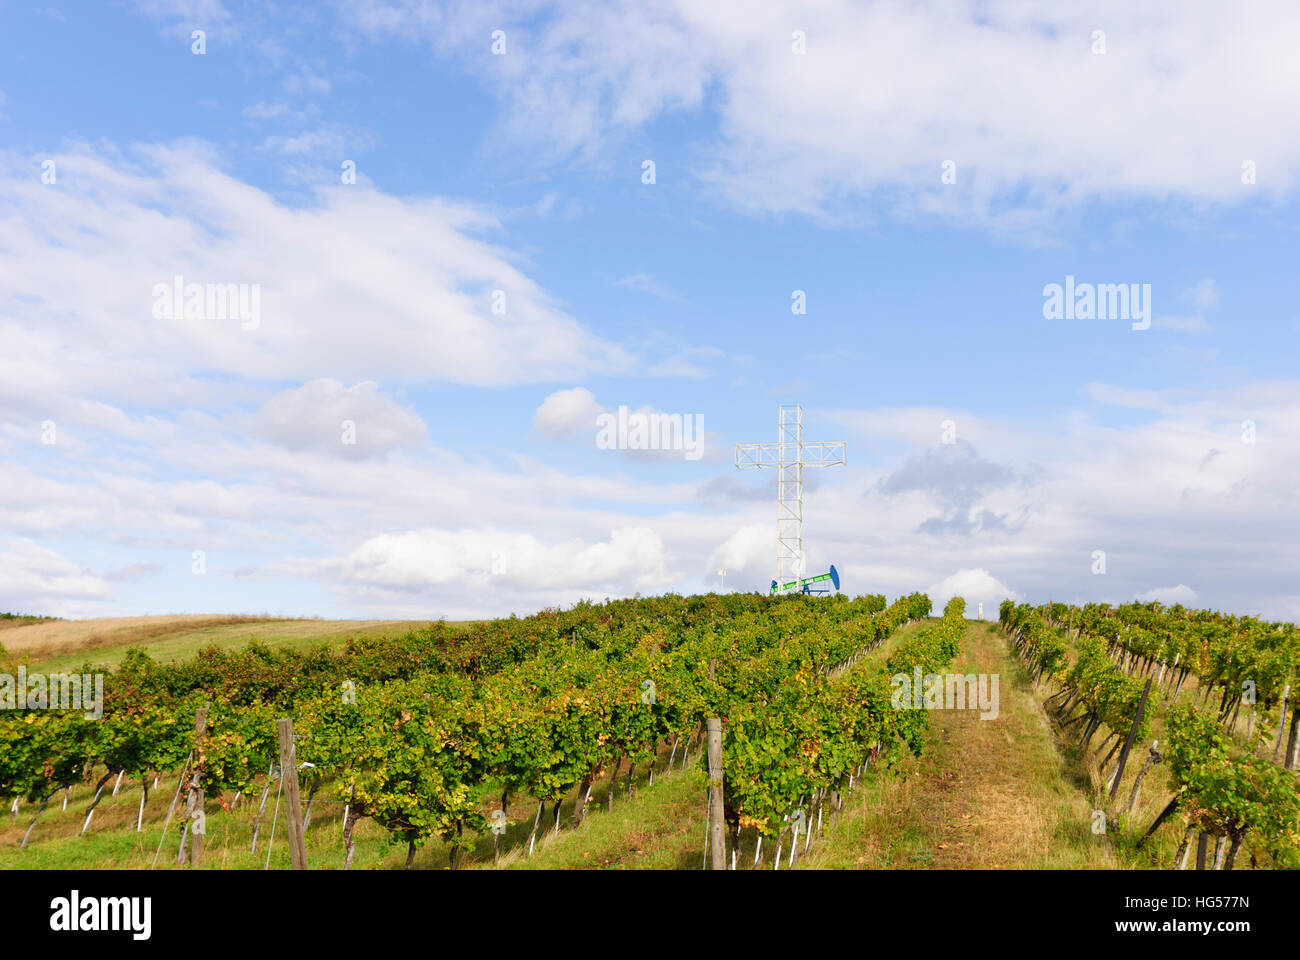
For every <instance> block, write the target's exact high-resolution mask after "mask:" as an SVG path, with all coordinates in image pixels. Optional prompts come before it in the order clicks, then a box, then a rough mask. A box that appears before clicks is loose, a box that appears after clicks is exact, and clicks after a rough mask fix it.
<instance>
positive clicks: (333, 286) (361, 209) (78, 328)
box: [0, 144, 630, 404]
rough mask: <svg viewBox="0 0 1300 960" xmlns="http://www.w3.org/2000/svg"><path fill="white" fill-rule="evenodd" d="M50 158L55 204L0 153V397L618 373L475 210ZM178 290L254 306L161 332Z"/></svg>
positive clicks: (606, 350) (139, 164) (192, 168)
mask: <svg viewBox="0 0 1300 960" xmlns="http://www.w3.org/2000/svg"><path fill="white" fill-rule="evenodd" d="M55 159H56V160H57V163H58V169H59V187H58V189H52V188H49V187H46V186H43V185H41V184H40V183H39V181H37V180H34V179H33V178H32V177H31V176H30V161H29V160H27V159H25V158H21V157H17V156H15V155H12V154H2V155H0V336H3V337H4V339H5V341H6V343H7V344H8V345H9V347H10V348H11V349H7V350H6V351H4V353H3V354H2V355H0V400H4V399H7V397H8V395H9V394H13V395H14V396H15V398H17V399H16V400H15V402H16V403H19V404H24V403H29V402H31V399H32V397H33V396H43V397H51V398H53V397H58V398H63V397H66V396H94V397H95V398H96V399H97V400H100V401H110V402H111V401H114V400H137V401H141V402H150V401H154V402H166V401H167V400H168V399H171V398H177V397H185V398H187V399H194V398H196V397H200V396H209V395H210V393H211V389H212V387H211V381H208V382H207V383H205V384H203V385H200V383H199V382H198V381H199V378H202V377H211V376H213V375H216V376H217V377H243V378H249V379H253V380H265V381H274V382H283V381H284V380H285V379H298V380H300V381H306V380H310V379H313V378H316V377H319V376H322V375H323V374H329V375H332V376H333V377H335V378H336V379H339V380H344V381H349V382H356V381H360V380H365V379H371V378H376V377H383V378H385V380H388V381H401V382H413V381H444V382H453V383H459V384H476V385H500V384H507V383H515V382H537V381H546V380H553V379H558V378H561V377H568V376H573V375H574V374H575V373H587V372H593V371H604V372H610V371H613V370H616V369H623V368H624V367H625V366H626V365H627V364H628V363H630V359H629V358H628V357H627V355H626V354H625V353H624V352H623V351H622V350H621V349H620V348H617V347H615V346H613V345H611V344H609V343H606V342H605V341H603V340H601V339H600V338H599V337H597V336H595V335H593V334H592V333H590V332H589V331H587V330H586V329H584V328H583V327H582V326H581V325H580V324H579V323H578V321H577V320H575V319H574V318H572V317H570V316H568V315H567V314H566V313H564V312H563V311H562V310H560V309H559V308H558V307H557V306H556V305H555V303H554V302H553V301H552V298H551V297H550V296H549V295H548V294H547V293H546V292H545V291H544V290H542V289H541V288H540V287H539V286H538V285H537V284H536V283H535V282H534V281H532V280H531V279H530V278H529V277H528V276H526V275H525V274H524V273H523V272H522V271H520V270H519V269H518V268H517V267H516V266H515V264H514V263H513V262H512V261H513V256H512V255H511V254H510V253H509V252H508V251H507V250H505V249H503V248H500V247H497V246H493V245H492V244H490V243H487V242H485V241H484V240H482V239H480V238H479V236H478V235H480V234H482V233H484V232H491V231H493V230H496V229H497V226H498V225H497V223H496V221H495V220H494V219H493V218H492V217H490V216H487V215H485V214H483V213H481V212H479V211H477V210H475V209H473V208H471V207H468V206H465V205H457V204H449V203H447V202H445V201H442V200H438V199H431V198H398V197H391V196H387V195H384V194H382V193H380V192H378V191H376V190H373V189H370V188H367V187H364V186H361V185H356V186H348V187H345V186H334V187H330V188H324V187H322V188H320V189H319V190H318V191H317V194H316V198H315V203H314V204H313V205H311V206H307V207H299V208H294V207H289V206H285V205H283V204H281V203H279V202H277V201H276V200H275V199H273V198H272V197H271V196H269V195H268V194H266V193H264V192H262V191H261V190H258V189H256V188H254V187H251V186H249V185H247V184H245V183H242V182H240V181H239V180H237V179H235V178H234V177H231V176H230V175H228V174H226V173H225V172H223V171H222V170H220V169H219V168H218V167H217V165H216V164H215V162H214V161H213V159H212V156H211V154H210V152H209V151H208V150H207V149H206V148H204V147H201V146H198V145H195V144H175V145H171V146H152V147H141V148H138V149H136V150H134V151H133V152H132V153H131V154H129V155H117V154H114V153H112V152H111V151H107V150H102V151H95V150H91V149H89V148H80V149H77V150H75V151H73V152H69V153H66V154H63V155H60V156H57V157H56V158H55ZM65 184H66V186H65ZM178 276H179V277H182V278H183V282H184V283H185V284H190V283H197V284H201V285H225V284H244V285H245V288H244V290H245V291H246V292H247V294H248V297H247V303H248V306H250V307H251V305H252V295H253V291H254V290H256V291H257V296H258V301H257V302H258V303H259V309H258V316H257V317H256V322H251V320H250V321H246V320H245V319H244V318H243V317H242V316H241V317H240V318H239V319H221V318H220V317H219V316H214V317H207V316H206V314H205V318H204V319H178V318H172V319H166V318H162V317H160V316H159V314H160V313H165V311H162V310H161V309H160V306H159V305H160V303H162V302H163V301H165V300H166V299H167V298H166V297H165V294H163V293H160V290H162V288H163V287H169V286H171V285H173V284H174V281H175V278H176V277H178ZM498 303H499V304H501V307H502V308H503V309H504V313H500V312H494V306H495V305H496V304H498ZM249 312H250V316H251V310H250V311H249ZM49 329H57V330H58V331H59V336H58V337H57V338H56V337H50V336H46V335H45V334H44V333H43V332H42V331H45V330H49Z"/></svg>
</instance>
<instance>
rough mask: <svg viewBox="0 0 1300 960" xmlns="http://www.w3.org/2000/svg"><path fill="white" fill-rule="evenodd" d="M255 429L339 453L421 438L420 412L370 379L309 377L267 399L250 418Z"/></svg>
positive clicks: (370, 451) (365, 452)
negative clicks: (349, 380) (355, 381)
mask: <svg viewBox="0 0 1300 960" xmlns="http://www.w3.org/2000/svg"><path fill="white" fill-rule="evenodd" d="M254 425H255V427H256V429H257V430H258V432H259V433H260V434H261V435H262V436H263V437H265V438H266V439H268V440H270V441H271V442H272V443H276V444H278V445H280V446H282V447H284V448H285V449H287V450H308V449H310V450H317V451H321V452H325V453H328V454H332V455H334V456H339V457H349V458H362V457H374V456H382V455H383V454H386V453H387V452H388V451H390V450H393V449H394V448H396V447H403V446H406V447H412V446H416V445H418V444H420V443H422V442H423V441H424V440H425V438H426V437H427V435H428V428H427V427H426V426H425V423H424V420H422V419H421V418H420V415H419V414H418V413H416V412H415V411H414V410H412V409H411V408H410V407H403V406H402V405H400V404H399V403H397V401H395V400H393V399H392V398H391V397H388V396H386V395H384V394H382V393H380V392H379V389H378V387H377V386H376V385H375V384H374V383H373V382H371V381H366V382H364V383H358V384H356V385H355V386H352V387H346V386H344V385H343V384H341V383H339V382H338V381H337V380H329V379H321V380H312V381H311V382H309V383H305V384H303V385H302V386H301V387H297V388H295V389H293V390H285V391H282V392H281V393H278V394H276V395H275V396H274V397H272V398H271V399H270V400H268V401H267V402H266V403H265V404H264V405H263V406H262V409H261V410H260V411H258V413H257V415H256V417H255V418H254Z"/></svg>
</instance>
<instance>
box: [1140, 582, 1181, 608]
mask: <svg viewBox="0 0 1300 960" xmlns="http://www.w3.org/2000/svg"><path fill="white" fill-rule="evenodd" d="M1135 599H1136V600H1137V601H1138V603H1150V602H1151V601H1152V600H1159V601H1160V602H1161V603H1163V604H1164V605H1165V606H1167V607H1172V606H1173V605H1174V604H1176V603H1181V604H1182V605H1183V606H1184V607H1195V606H1196V591H1195V590H1193V589H1192V588H1191V587H1189V586H1187V585H1186V584H1183V583H1180V584H1179V585H1178V586H1176V587H1156V588H1155V589H1154V590H1145V591H1143V592H1142V593H1139V594H1138V595H1137V597H1136V598H1135Z"/></svg>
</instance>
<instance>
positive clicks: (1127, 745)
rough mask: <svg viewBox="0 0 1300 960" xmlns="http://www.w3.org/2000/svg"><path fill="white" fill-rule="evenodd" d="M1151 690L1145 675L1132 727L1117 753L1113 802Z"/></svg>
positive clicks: (1112, 794) (1111, 791)
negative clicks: (1126, 739)
mask: <svg viewBox="0 0 1300 960" xmlns="http://www.w3.org/2000/svg"><path fill="white" fill-rule="evenodd" d="M1150 692H1151V678H1150V677H1147V685H1146V686H1145V687H1143V688H1142V699H1141V700H1139V701H1138V709H1137V716H1135V717H1134V718H1133V728H1132V729H1131V730H1129V732H1128V741H1127V742H1126V743H1125V744H1124V749H1123V750H1122V751H1121V752H1120V755H1119V766H1117V767H1116V768H1115V782H1114V783H1113V784H1111V788H1110V802H1111V803H1114V802H1115V796H1116V794H1118V793H1119V782H1120V780H1121V779H1122V778H1123V776H1124V764H1125V763H1127V762H1128V752H1129V751H1130V750H1132V749H1133V741H1134V740H1136V739H1137V732H1138V725H1139V724H1140V723H1141V722H1142V712H1143V711H1144V710H1146V707H1147V694H1149V693H1150Z"/></svg>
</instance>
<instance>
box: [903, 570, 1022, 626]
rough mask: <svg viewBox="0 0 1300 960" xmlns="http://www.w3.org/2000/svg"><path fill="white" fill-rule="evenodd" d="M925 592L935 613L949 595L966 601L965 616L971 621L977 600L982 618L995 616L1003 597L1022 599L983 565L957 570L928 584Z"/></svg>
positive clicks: (976, 607) (1017, 600) (975, 611)
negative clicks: (982, 612) (976, 567)
mask: <svg viewBox="0 0 1300 960" xmlns="http://www.w3.org/2000/svg"><path fill="white" fill-rule="evenodd" d="M925 592H926V594H927V595H928V596H929V597H930V602H931V603H933V604H934V610H935V612H936V613H937V612H941V611H942V610H943V607H944V604H946V603H947V602H948V601H949V600H951V599H952V598H953V597H961V598H962V599H963V600H965V601H966V616H967V618H969V619H972V620H973V619H975V616H976V614H977V613H978V611H979V605H980V604H981V603H982V604H984V617H985V619H996V617H997V609H998V604H1000V603H1001V602H1002V601H1003V600H1008V599H1010V600H1015V601H1016V602H1020V601H1021V600H1023V599H1024V597H1023V595H1021V594H1020V593H1017V592H1016V591H1015V590H1012V589H1011V588H1010V587H1008V586H1007V585H1006V584H1004V583H1003V582H1002V581H1000V580H998V579H997V578H996V577H994V576H993V575H992V574H991V573H989V572H988V571H987V570H985V569H983V568H980V569H965V570H958V571H957V572H956V573H953V574H950V575H949V576H946V577H944V578H943V579H942V580H940V581H939V582H938V583H934V584H931V585H930V587H929V589H927V590H926V591H925Z"/></svg>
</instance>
